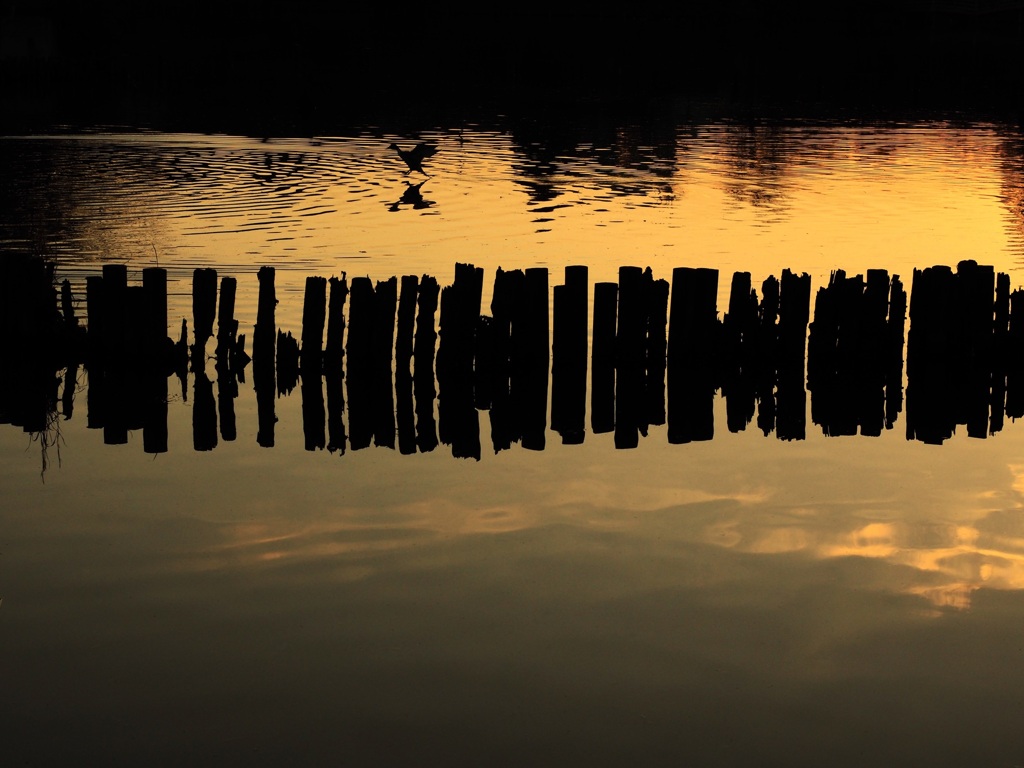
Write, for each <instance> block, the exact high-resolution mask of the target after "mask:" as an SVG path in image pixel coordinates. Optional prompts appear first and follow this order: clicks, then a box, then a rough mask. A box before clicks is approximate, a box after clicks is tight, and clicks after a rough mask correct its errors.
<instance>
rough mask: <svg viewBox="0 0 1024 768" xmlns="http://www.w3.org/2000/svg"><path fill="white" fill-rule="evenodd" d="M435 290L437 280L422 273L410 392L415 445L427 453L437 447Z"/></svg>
mask: <svg viewBox="0 0 1024 768" xmlns="http://www.w3.org/2000/svg"><path fill="white" fill-rule="evenodd" d="M439 290H440V289H439V287H438V284H437V280H436V279H434V278H433V277H430V276H429V275H424V276H423V279H422V280H420V286H419V296H418V299H417V302H416V310H417V315H416V333H415V335H414V336H413V368H414V373H413V396H414V398H415V402H416V447H417V448H418V449H419V450H420V452H421V453H428V452H430V451H432V450H434V448H436V447H437V421H436V419H435V418H434V401H435V400H436V398H437V390H436V387H435V384H434V349H435V346H436V343H437V332H436V331H435V330H434V315H435V314H436V312H437V299H438V293H439Z"/></svg>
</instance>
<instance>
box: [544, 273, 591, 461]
mask: <svg viewBox="0 0 1024 768" xmlns="http://www.w3.org/2000/svg"><path fill="white" fill-rule="evenodd" d="M588 280H589V278H588V270H587V267H586V266H580V265H575V266H569V267H566V268H565V283H564V284H563V285H556V286H555V288H554V306H553V314H554V325H553V329H552V339H551V428H552V429H553V430H555V431H556V432H558V433H559V434H560V435H561V437H562V442H563V443H566V444H577V443H582V442H583V438H584V435H585V433H586V415H587V330H588V327H587V326H588V323H587V315H588V300H587V299H588V296H587V294H588V290H589V285H588Z"/></svg>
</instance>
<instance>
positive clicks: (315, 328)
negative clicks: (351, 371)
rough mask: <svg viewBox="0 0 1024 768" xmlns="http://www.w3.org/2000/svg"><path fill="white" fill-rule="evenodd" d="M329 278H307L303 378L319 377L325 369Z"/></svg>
mask: <svg viewBox="0 0 1024 768" xmlns="http://www.w3.org/2000/svg"><path fill="white" fill-rule="evenodd" d="M326 313H327V278H325V277H317V276H310V277H307V278H306V286H305V291H304V293H303V299H302V336H301V339H302V347H301V350H300V353H299V354H300V363H301V366H300V367H301V371H302V375H303V378H305V377H306V376H311V377H312V376H316V377H317V378H319V376H320V374H321V372H322V370H323V345H324V322H325V320H326V317H327V314H326Z"/></svg>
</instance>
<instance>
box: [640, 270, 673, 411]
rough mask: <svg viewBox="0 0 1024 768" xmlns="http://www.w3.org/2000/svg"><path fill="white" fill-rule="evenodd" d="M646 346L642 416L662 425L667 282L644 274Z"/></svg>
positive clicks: (666, 337) (647, 273)
mask: <svg viewBox="0 0 1024 768" xmlns="http://www.w3.org/2000/svg"><path fill="white" fill-rule="evenodd" d="M644 293H645V305H646V315H647V318H646V326H647V345H646V349H645V358H644V369H645V370H644V413H643V415H642V417H641V421H643V422H645V423H647V424H656V425H661V424H664V423H665V366H666V365H667V360H668V296H669V284H668V280H665V279H663V278H659V279H657V280H655V279H653V275H652V273H651V268H650V267H648V268H647V269H646V270H645V272H644Z"/></svg>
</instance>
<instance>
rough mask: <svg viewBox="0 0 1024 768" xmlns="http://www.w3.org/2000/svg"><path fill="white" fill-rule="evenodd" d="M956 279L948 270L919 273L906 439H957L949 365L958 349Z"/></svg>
mask: <svg viewBox="0 0 1024 768" xmlns="http://www.w3.org/2000/svg"><path fill="white" fill-rule="evenodd" d="M955 294H956V291H955V275H954V274H953V271H952V269H950V268H949V267H948V266H944V265H938V266H934V267H928V268H926V269H924V270H920V269H915V270H914V276H913V282H912V284H911V291H910V329H909V331H908V332H907V395H906V402H907V439H908V440H915V439H916V440H919V441H921V442H924V443H930V444H934V445H938V444H941V443H942V442H944V441H945V440H948V439H949V438H950V437H952V436H953V431H954V429H955V417H954V416H953V403H952V402H951V399H952V393H953V387H952V386H951V376H950V373H951V372H950V370H949V368H950V366H951V365H953V364H954V360H955V357H954V355H953V354H952V353H953V350H954V349H955V346H954V344H953V334H954V328H953V324H954V323H955V321H956V320H955V316H954V313H953V307H954V303H955Z"/></svg>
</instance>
